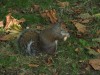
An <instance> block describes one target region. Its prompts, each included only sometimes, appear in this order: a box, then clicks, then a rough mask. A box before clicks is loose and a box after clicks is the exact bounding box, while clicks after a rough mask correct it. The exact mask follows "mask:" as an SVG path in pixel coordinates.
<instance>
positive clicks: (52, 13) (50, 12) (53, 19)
mask: <svg viewBox="0 0 100 75" xmlns="http://www.w3.org/2000/svg"><path fill="white" fill-rule="evenodd" d="M41 16H42V17H43V18H46V19H47V18H49V20H50V21H51V23H53V24H54V23H56V22H57V17H56V10H55V9H52V10H45V11H44V12H42V13H41Z"/></svg>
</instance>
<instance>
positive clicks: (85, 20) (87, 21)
mask: <svg viewBox="0 0 100 75" xmlns="http://www.w3.org/2000/svg"><path fill="white" fill-rule="evenodd" d="M89 22H90V20H89V19H84V20H82V21H81V23H89Z"/></svg>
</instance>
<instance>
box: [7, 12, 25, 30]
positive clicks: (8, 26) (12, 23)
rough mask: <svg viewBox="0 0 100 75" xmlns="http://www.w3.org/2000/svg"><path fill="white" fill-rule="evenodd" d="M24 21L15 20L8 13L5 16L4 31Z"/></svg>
mask: <svg viewBox="0 0 100 75" xmlns="http://www.w3.org/2000/svg"><path fill="white" fill-rule="evenodd" d="M24 21H25V19H24V18H22V19H20V20H17V19H15V18H14V17H12V16H11V13H9V14H8V15H7V16H6V25H5V29H9V28H10V27H11V26H12V25H18V24H20V23H23V22H24Z"/></svg>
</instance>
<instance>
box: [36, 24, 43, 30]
mask: <svg viewBox="0 0 100 75" xmlns="http://www.w3.org/2000/svg"><path fill="white" fill-rule="evenodd" d="M36 29H37V30H43V29H45V28H44V26H43V25H37V26H36Z"/></svg>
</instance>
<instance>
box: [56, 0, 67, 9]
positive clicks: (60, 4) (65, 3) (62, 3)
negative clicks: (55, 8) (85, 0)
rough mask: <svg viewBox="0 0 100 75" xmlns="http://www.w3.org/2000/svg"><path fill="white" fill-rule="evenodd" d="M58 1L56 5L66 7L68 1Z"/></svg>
mask: <svg viewBox="0 0 100 75" xmlns="http://www.w3.org/2000/svg"><path fill="white" fill-rule="evenodd" d="M57 2H58V3H57V4H58V5H59V6H60V7H61V8H65V7H67V6H69V2H60V1H57Z"/></svg>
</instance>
